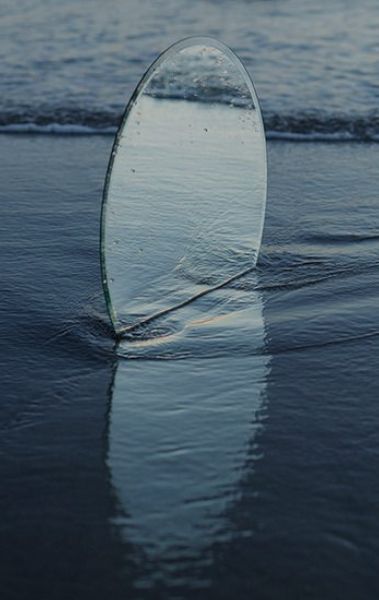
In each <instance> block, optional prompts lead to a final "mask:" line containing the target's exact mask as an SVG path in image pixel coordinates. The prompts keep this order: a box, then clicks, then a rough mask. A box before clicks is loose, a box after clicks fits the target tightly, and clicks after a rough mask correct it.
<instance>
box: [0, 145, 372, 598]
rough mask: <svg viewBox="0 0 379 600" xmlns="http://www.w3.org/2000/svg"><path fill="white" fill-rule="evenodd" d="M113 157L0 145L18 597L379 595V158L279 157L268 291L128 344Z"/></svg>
mask: <svg viewBox="0 0 379 600" xmlns="http://www.w3.org/2000/svg"><path fill="white" fill-rule="evenodd" d="M111 144H112V136H107V135H82V136H80V135H78V136H72V135H71V136H70V135H61V136H59V135H15V134H13V135H2V136H0V155H1V157H2V173H3V176H2V188H1V192H0V193H1V206H2V209H1V210H2V219H1V224H0V228H1V255H2V283H3V285H2V289H3V294H2V300H1V306H0V311H1V325H0V327H1V350H0V351H1V362H2V408H1V413H2V418H1V441H0V455H1V461H0V470H1V480H2V491H1V495H0V510H1V514H2V520H1V538H2V544H1V566H0V573H1V581H2V594H3V597H4V598H7V600H8V599H14V600H16V599H17V600H20V599H23V598H25V599H26V598H28V599H30V598H45V597H49V598H62V599H63V598H67V597H75V598H80V599H82V598H92V599H93V598H103V597H104V596H105V595H107V596H108V595H111V594H112V595H113V597H114V598H125V597H127V598H131V599H140V598H143V599H145V598H146V599H148V598H207V599H210V598H215V599H216V598H217V599H219V598H231V597H237V598H251V597H256V598H262V599H263V598H270V599H274V598H283V597H288V598H294V597H301V598H312V599H319V598H330V599H333V600H334V599H336V598H344V599H347V598H352V599H353V598H354V599H355V598H361V597H362V596H364V597H365V598H367V599H368V598H372V599H374V598H376V597H377V594H378V592H379V582H378V578H377V555H378V550H379V548H378V540H379V535H378V534H379V531H378V520H377V498H378V493H379V489H378V488H379V482H378V478H377V468H376V465H377V458H378V456H377V455H378V447H379V445H378V433H377V427H376V421H377V417H378V406H377V398H378V391H379V389H378V388H379V382H378V378H377V365H378V360H377V357H378V351H379V336H378V330H377V296H378V286H379V277H378V270H377V264H378V256H379V235H378V223H379V221H378V216H377V203H378V191H377V190H378V184H379V174H378V170H377V164H378V154H379V146H377V145H375V144H369V143H330V144H326V143H320V142H319V143H315V142H310V143H294V142H283V141H272V142H270V143H269V145H268V165H269V181H268V183H269V192H268V201H267V212H266V221H265V228H264V236H263V244H262V248H261V253H260V258H259V261H258V266H257V270H256V273H255V274H254V280H250V282H249V285H246V286H243V285H240V286H239V287H238V286H233V285H232V286H231V287H230V288H229V289H228V288H225V289H224V290H222V291H220V290H219V291H217V292H216V296H217V294H218V296H217V297H215V298H213V297H212V295H210V296H211V297H210V298H209V297H208V298H207V299H206V298H203V299H200V300H199V302H198V303H196V302H195V303H193V306H192V307H191V308H189V307H187V308H186V310H183V312H182V313H180V310H179V311H178V315H177V319H178V321H180V322H181V324H182V328H181V331H182V334H181V336H180V337H179V339H174V340H164V339H159V337H158V338H154V339H152V340H150V343H149V344H145V345H141V344H140V345H138V344H137V345H134V346H133V344H132V343H129V344H126V345H125V344H124V346H123V345H122V344H121V345H120V346H118V347H117V345H116V342H115V340H114V338H113V336H112V331H111V328H110V325H109V321H108V317H107V313H106V309H105V304H104V299H103V294H102V289H101V276H100V265H99V220H100V209H101V194H102V186H103V181H104V176H105V172H106V167H107V162H108V158H109V153H110V150H111ZM220 306H222V307H223V308H222V316H223V318H222V319H220V318H216V317H219V316H220V315H219V313H218V311H219V310H220ZM225 306H229V307H230V310H229V312H228V310H226V309H225ZM237 306H238V310H237V308H236V307H237ZM202 317H203V320H204V319H205V318H209V319H210V320H212V317H214V322H213V323H211V324H209V323H208V324H207V325H206V326H202V327H203V328H202V329H201V328H200V329H199V327H200V326H199V325H196V323H198V321H199V320H201V318H202ZM229 317H230V318H229ZM191 322H194V323H195V325H191V326H186V325H187V324H188V323H191ZM196 328H197V329H196ZM180 432H183V435H181V433H180ZM283 589H285V594H283Z"/></svg>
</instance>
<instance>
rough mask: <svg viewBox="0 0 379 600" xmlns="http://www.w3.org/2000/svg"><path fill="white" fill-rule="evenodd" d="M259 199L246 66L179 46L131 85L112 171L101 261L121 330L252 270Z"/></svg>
mask: <svg viewBox="0 0 379 600" xmlns="http://www.w3.org/2000/svg"><path fill="white" fill-rule="evenodd" d="M265 198H266V154H265V139H264V131H263V125H262V120H261V115H260V111H259V107H258V101H257V98H256V95H255V92H254V89H253V86H252V83H251V80H250V79H249V77H248V75H247V73H246V72H245V70H244V68H243V67H242V65H241V63H240V62H239V60H238V59H237V58H236V57H235V56H234V54H233V53H232V52H231V51H230V50H228V49H227V48H226V47H224V46H223V45H221V44H219V43H218V42H215V41H212V40H207V39H200V38H195V39H193V40H187V41H185V42H180V43H179V44H176V45H175V46H174V47H172V48H171V49H170V50H168V51H167V52H166V53H164V54H163V55H162V56H161V57H160V59H158V61H157V62H156V63H155V64H154V65H153V67H152V68H151V69H150V70H149V72H148V73H147V75H146V76H145V78H144V79H143V81H142V82H141V84H140V86H139V87H138V90H137V93H136V94H135V95H134V97H133V100H132V102H131V103H130V105H129V107H128V110H127V113H126V117H125V119H124V121H123V124H122V126H121V128H120V131H119V133H118V136H117V139H116V143H115V146H114V149H113V153H112V160H111V164H110V168H109V172H108V177H107V185H106V190H105V194H104V209H103V219H102V265H103V281H104V288H105V291H106V296H107V303H108V309H109V312H110V315H111V318H112V321H113V325H114V327H115V329H116V331H118V332H121V331H122V330H123V329H125V328H128V327H133V326H135V325H136V324H138V323H140V322H141V321H145V320H146V319H149V317H151V316H152V315H155V314H157V313H158V314H159V313H160V312H162V311H163V312H164V311H167V310H171V309H174V308H175V307H176V306H178V305H180V304H182V303H184V302H187V301H189V300H191V299H192V298H194V297H196V296H198V294H202V293H204V292H207V291H209V290H211V289H212V288H213V287H214V286H219V285H222V284H223V283H224V282H225V281H227V280H228V279H230V278H233V277H236V276H238V275H239V274H240V273H243V272H244V271H246V270H248V269H251V268H252V267H254V265H255V262H256V259H257V255H258V251H259V246H260V240H261V234H262V226H263V217H264V206H265Z"/></svg>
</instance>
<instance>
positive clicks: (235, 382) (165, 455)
mask: <svg viewBox="0 0 379 600" xmlns="http://www.w3.org/2000/svg"><path fill="white" fill-rule="evenodd" d="M242 280H244V282H243V284H242ZM242 280H239V282H238V285H236V284H233V286H228V287H226V288H223V289H220V290H217V291H216V292H214V293H212V294H210V295H209V296H207V297H203V298H201V299H200V300H199V301H197V302H194V303H192V304H191V305H188V306H187V307H185V308H183V309H181V310H179V311H178V313H182V312H183V313H184V314H183V315H182V317H181V318H182V319H183V322H185V326H184V328H183V332H182V334H181V335H178V336H176V335H174V336H172V339H171V341H169V342H164V341H162V340H159V339H157V340H154V339H151V340H145V341H144V340H141V341H139V342H138V341H135V342H134V344H135V347H134V354H133V356H134V357H135V358H137V357H138V358H143V359H145V360H130V359H129V360H124V359H122V358H121V359H120V360H119V363H118V367H117V371H116V373H115V378H114V382H113V391H112V398H111V410H110V418H109V429H108V466H109V470H110V474H111V480H112V484H113V487H114V489H115V492H116V495H117V499H118V504H119V507H120V510H119V514H118V515H117V518H116V519H115V524H116V525H117V528H118V529H119V532H120V536H121V538H122V539H123V540H124V542H125V543H128V544H133V546H135V547H136V548H139V549H140V552H141V556H144V557H145V558H144V561H145V562H144V580H145V585H147V586H150V585H153V584H154V580H155V579H156V577H158V578H160V579H161V581H163V582H165V583H166V584H167V585H175V582H176V583H177V582H178V581H179V580H180V577H181V575H180V573H182V576H183V574H184V572H187V573H188V572H189V571H188V569H190V570H191V569H193V568H194V567H198V568H200V569H203V568H204V567H206V565H207V564H208V562H207V561H209V557H208V556H207V555H208V552H209V551H210V549H211V547H212V544H214V543H217V542H220V541H226V540H227V539H229V536H230V535H231V533H230V524H229V522H228V516H227V513H228V511H229V509H231V508H232V506H233V504H234V503H235V502H236V501H237V500H238V498H239V494H240V484H241V480H242V479H243V478H244V477H245V476H246V475H247V474H248V473H249V472H251V469H252V468H253V467H252V465H253V463H254V462H255V460H256V459H257V455H258V454H259V452H257V451H256V444H257V442H258V440H257V433H258V432H259V430H260V428H261V420H260V416H261V415H260V413H261V411H262V409H264V408H265V398H266V397H265V386H266V381H267V378H268V372H269V360H270V359H269V356H268V355H267V354H265V353H264V351H262V350H263V349H264V335H265V333H264V322H263V313H262V300H261V297H260V295H259V292H258V291H257V290H255V289H254V288H255V286H256V281H255V275H254V274H253V273H250V274H249V275H247V276H245V277H244V278H242ZM198 303H204V305H203V307H202V310H201V307H197V308H196V305H197V304H198ZM205 304H206V308H207V316H206V318H205V315H204V311H205ZM201 312H203V318H202V319H201V320H199V319H198V317H199V314H201ZM168 318H169V317H168ZM193 340H196V342H194V341H193ZM167 344H168V348H169V350H168V349H166V345H167ZM194 344H196V348H195V346H194ZM132 346H133V342H130V341H128V340H126V341H122V342H121V343H120V345H119V348H118V353H119V354H123V355H126V356H128V355H129V356H131V352H132V351H133V350H132ZM162 346H163V349H162ZM165 349H166V350H165ZM222 349H223V350H222ZM165 351H166V352H167V354H162V352H165ZM186 352H187V353H186ZM183 353H184V356H185V359H180V358H181V357H182V356H183ZM159 356H160V357H161V358H170V359H171V360H156V359H157V357H159ZM252 449H253V450H252ZM186 569H187V571H186ZM149 571H150V575H149ZM191 572H192V571H191ZM201 577H202V576H200V575H198V582H199V580H200V579H201Z"/></svg>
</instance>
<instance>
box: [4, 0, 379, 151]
mask: <svg viewBox="0 0 379 600" xmlns="http://www.w3.org/2000/svg"><path fill="white" fill-rule="evenodd" d="M0 18H1V25H0V26H1V45H0V51H1V53H2V103H1V107H0V129H1V130H4V129H5V130H8V131H9V130H10V131H20V130H21V131H28V130H29V131H31V132H33V131H36V130H37V131H56V132H62V131H63V132H64V131H77V132H83V131H93V130H95V131H96V130H98V129H100V130H102V131H111V132H114V130H115V126H116V125H117V123H118V122H119V118H120V115H121V113H122V111H123V108H124V106H125V103H126V101H127V99H128V98H129V97H130V94H131V93H132V91H133V89H134V88H135V86H136V85H137V83H138V81H139V80H140V78H141V76H142V75H143V73H144V71H145V70H146V69H147V68H148V67H149V65H150V63H151V62H152V61H153V60H154V59H155V58H156V56H157V55H158V54H159V53H160V52H162V51H163V50H165V49H166V48H167V47H168V46H169V45H170V44H173V43H174V42H176V41H178V40H179V39H182V38H184V37H187V36H194V35H208V36H213V37H216V38H218V39H220V40H221V41H223V42H224V43H226V44H228V45H229V46H230V47H231V48H232V49H233V50H234V51H235V52H236V53H237V54H238V55H239V56H240V57H241V59H242V60H243V62H244V64H245V65H246V67H247V69H248V70H249V72H250V73H251V75H252V76H253V79H254V83H255V84H256V87H257V93H258V96H259V98H260V101H261V105H262V108H263V116H264V119H265V122H266V129H267V130H268V132H269V134H270V135H271V136H283V137H292V138H302V137H305V138H306V139H309V138H314V139H317V138H321V139H328V138H329V139H330V138H332V139H333V138H334V139H359V140H376V141H378V139H379V114H378V82H377V75H378V49H379V48H378V28H379V4H378V2H377V1H376V0H361V1H360V2H357V1H355V0H330V1H329V2H327V3H326V2H311V1H310V0H306V1H303V0H283V1H282V2H277V1H267V0H254V1H253V0H234V1H230V0H217V1H215V0H165V2H157V1H154V0H143V1H142V2H141V1H140V0H128V1H127V2H125V0H112V1H111V2H110V3H104V2H103V1H102V0H81V2H77V1H76V0H61V1H59V2H58V1H47V0H35V1H34V2H30V1H29V0H19V1H18V2H13V1H12V0H3V2H2V3H1V7H0Z"/></svg>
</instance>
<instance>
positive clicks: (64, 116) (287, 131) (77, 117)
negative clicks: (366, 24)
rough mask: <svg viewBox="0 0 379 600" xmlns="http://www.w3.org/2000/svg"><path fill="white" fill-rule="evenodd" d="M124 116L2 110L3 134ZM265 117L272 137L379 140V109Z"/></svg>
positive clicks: (84, 128) (58, 129)
mask: <svg viewBox="0 0 379 600" xmlns="http://www.w3.org/2000/svg"><path fill="white" fill-rule="evenodd" d="M172 100H173V99H172ZM173 101H174V100H173ZM121 117H122V111H121V110H120V109H119V110H117V109H115V110H83V109H78V108H58V109H50V110H48V111H46V112H45V113H42V114H41V113H38V112H36V113H33V111H31V110H27V111H21V110H20V111H17V112H12V111H5V112H3V113H1V112H0V134H1V133H2V134H50V135H51V134H52V135H114V134H115V133H116V131H117V127H118V125H119V123H120V120H121ZM263 118H264V122H265V129H266V136H267V139H269V140H286V141H290V142H361V143H364V142H368V143H379V113H378V112H374V113H373V112H371V113H368V114H366V115H340V114H322V113H320V114H314V113H302V114H301V113H300V114H295V115H288V114H287V115H286V114H276V113H270V112H265V111H264V113H263Z"/></svg>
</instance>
